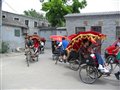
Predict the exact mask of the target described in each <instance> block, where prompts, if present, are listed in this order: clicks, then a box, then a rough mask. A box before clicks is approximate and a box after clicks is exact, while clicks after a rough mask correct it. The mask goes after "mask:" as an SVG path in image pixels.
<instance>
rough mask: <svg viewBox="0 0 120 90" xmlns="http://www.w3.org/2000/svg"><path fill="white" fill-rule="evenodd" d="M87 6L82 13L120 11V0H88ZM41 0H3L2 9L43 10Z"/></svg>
mask: <svg viewBox="0 0 120 90" xmlns="http://www.w3.org/2000/svg"><path fill="white" fill-rule="evenodd" d="M87 4H88V5H87V6H86V7H85V8H84V9H82V10H81V13H92V12H107V11H120V0H87ZM41 5H42V4H41V3H40V1H39V0H3V2H2V10H4V11H8V12H12V13H16V14H23V12H24V11H25V10H30V9H35V10H36V11H37V12H40V13H44V12H42V11H41V10H40V9H41V7H42V6H41Z"/></svg>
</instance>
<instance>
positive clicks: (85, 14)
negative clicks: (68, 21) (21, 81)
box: [65, 11, 120, 18]
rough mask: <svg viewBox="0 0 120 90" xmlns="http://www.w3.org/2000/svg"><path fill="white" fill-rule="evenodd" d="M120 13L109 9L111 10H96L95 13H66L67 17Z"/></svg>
mask: <svg viewBox="0 0 120 90" xmlns="http://www.w3.org/2000/svg"><path fill="white" fill-rule="evenodd" d="M115 14H117V15H120V11H111V12H96V13H75V14H67V15H65V18H67V17H81V16H83V17H84V16H102V15H115Z"/></svg>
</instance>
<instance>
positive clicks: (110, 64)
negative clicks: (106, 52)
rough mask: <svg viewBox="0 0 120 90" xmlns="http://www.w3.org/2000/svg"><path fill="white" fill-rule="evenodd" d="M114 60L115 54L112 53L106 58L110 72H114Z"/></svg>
mask: <svg viewBox="0 0 120 90" xmlns="http://www.w3.org/2000/svg"><path fill="white" fill-rule="evenodd" d="M114 60H115V56H112V55H110V56H108V57H107V58H106V63H107V65H108V68H109V69H110V70H109V71H110V73H112V71H113V64H114Z"/></svg>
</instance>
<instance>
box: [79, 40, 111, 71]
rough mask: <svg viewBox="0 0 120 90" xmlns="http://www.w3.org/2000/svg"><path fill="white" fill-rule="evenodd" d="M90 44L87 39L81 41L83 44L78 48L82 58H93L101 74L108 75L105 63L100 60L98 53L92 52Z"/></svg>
mask: <svg viewBox="0 0 120 90" xmlns="http://www.w3.org/2000/svg"><path fill="white" fill-rule="evenodd" d="M91 44H92V43H91V42H90V41H88V40H87V39H85V40H83V44H82V46H81V48H80V51H81V54H82V56H83V57H84V58H89V56H92V57H93V56H94V55H95V56H94V58H96V60H97V62H98V69H99V70H101V71H102V72H105V73H108V72H109V70H107V69H106V68H105V62H104V60H103V59H102V57H101V55H100V54H99V53H98V52H94V50H93V48H92V47H91Z"/></svg>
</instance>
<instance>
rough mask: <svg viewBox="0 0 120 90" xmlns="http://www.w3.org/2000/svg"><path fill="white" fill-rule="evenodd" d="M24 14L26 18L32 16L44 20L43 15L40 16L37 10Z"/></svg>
mask: <svg viewBox="0 0 120 90" xmlns="http://www.w3.org/2000/svg"><path fill="white" fill-rule="evenodd" d="M24 14H25V15H26V16H31V17H35V18H39V19H43V18H44V16H43V14H40V13H38V12H36V10H34V9H31V10H28V11H24Z"/></svg>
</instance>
